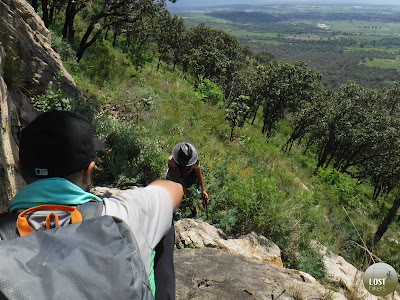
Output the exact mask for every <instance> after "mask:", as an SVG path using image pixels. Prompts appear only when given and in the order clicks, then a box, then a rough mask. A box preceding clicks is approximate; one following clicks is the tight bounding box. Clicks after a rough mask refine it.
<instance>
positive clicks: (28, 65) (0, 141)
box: [0, 0, 78, 210]
mask: <svg viewBox="0 0 400 300" xmlns="http://www.w3.org/2000/svg"><path fill="white" fill-rule="evenodd" d="M59 72H61V73H62V74H63V77H62V81H61V88H62V90H63V92H64V93H65V94H68V95H73V94H76V93H78V90H77V88H76V87H75V83H74V81H73V79H72V77H71V76H70V75H69V74H68V72H66V70H65V69H64V67H63V65H62V62H61V60H60V58H59V55H58V54H57V53H56V52H55V51H54V50H53V49H52V48H51V45H50V32H49V31H48V30H47V29H46V27H45V26H44V23H43V21H42V20H41V18H40V17H39V16H38V15H37V14H36V13H35V11H34V10H33V9H32V7H31V6H30V5H29V4H28V3H27V2H26V1H21V0H0V113H1V130H0V178H1V180H0V206H1V209H2V210H3V209H4V207H5V206H7V203H8V201H9V199H11V198H12V197H13V195H15V193H16V191H17V190H18V188H20V187H21V186H22V185H23V180H22V179H21V178H20V177H19V176H18V175H17V172H16V164H15V161H16V158H17V157H18V147H17V144H18V143H17V141H18V134H19V132H20V129H21V127H22V126H24V125H26V124H27V123H28V122H30V121H31V120H32V119H33V118H34V117H35V113H34V111H33V108H32V106H31V105H30V103H29V99H30V98H31V97H33V96H35V95H39V94H42V93H44V92H45V91H46V89H47V88H48V85H49V82H50V81H51V80H52V78H53V76H54V75H55V74H56V73H59Z"/></svg>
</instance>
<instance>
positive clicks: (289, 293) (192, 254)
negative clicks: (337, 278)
mask: <svg viewBox="0 0 400 300" xmlns="http://www.w3.org/2000/svg"><path fill="white" fill-rule="evenodd" d="M174 260H175V273H176V285H177V286H176V291H177V293H176V299H177V300H183V299H185V300H186V299H193V300H194V299H199V300H200V299H201V300H203V299H207V300H213V299H215V300H217V299H218V300H221V299H269V300H270V299H291V300H292V299H346V298H345V297H344V296H343V295H342V294H340V293H337V292H333V291H331V290H328V289H326V288H325V287H323V286H322V285H321V284H319V283H318V282H317V281H316V280H315V279H314V278H313V277H311V276H309V275H307V274H305V273H302V272H299V271H296V270H289V269H284V268H281V267H278V266H276V265H274V264H271V263H264V262H262V261H260V260H256V259H250V258H245V257H243V256H239V255H233V254H230V253H227V252H224V251H223V250H219V249H215V248H204V249H178V250H176V251H175V252H174Z"/></svg>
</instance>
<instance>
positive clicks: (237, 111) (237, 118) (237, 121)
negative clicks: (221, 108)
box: [225, 95, 250, 141]
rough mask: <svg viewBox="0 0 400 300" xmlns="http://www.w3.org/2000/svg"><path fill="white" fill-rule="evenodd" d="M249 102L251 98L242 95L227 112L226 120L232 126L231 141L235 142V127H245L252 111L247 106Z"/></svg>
mask: <svg viewBox="0 0 400 300" xmlns="http://www.w3.org/2000/svg"><path fill="white" fill-rule="evenodd" d="M249 101H250V97H249V96H243V95H240V96H239V97H238V98H237V99H236V100H233V101H232V102H231V104H230V106H229V107H228V108H227V109H226V110H225V120H227V121H228V122H229V125H230V126H231V137H230V140H231V141H232V140H233V133H234V129H235V127H243V125H244V122H245V118H246V115H247V114H248V111H249V109H250V107H249V106H248V105H247V103H249Z"/></svg>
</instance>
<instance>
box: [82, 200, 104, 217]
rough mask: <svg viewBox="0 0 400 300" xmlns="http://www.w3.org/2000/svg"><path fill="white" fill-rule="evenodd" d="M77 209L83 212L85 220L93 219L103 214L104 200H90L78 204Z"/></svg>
mask: <svg viewBox="0 0 400 300" xmlns="http://www.w3.org/2000/svg"><path fill="white" fill-rule="evenodd" d="M76 209H77V210H78V211H79V212H80V213H81V215H82V219H83V220H88V219H93V218H96V217H99V216H101V213H102V211H103V202H97V201H89V202H87V203H84V204H80V205H78V206H77V207H76Z"/></svg>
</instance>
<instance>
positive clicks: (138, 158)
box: [95, 117, 166, 185]
mask: <svg viewBox="0 0 400 300" xmlns="http://www.w3.org/2000/svg"><path fill="white" fill-rule="evenodd" d="M95 124H96V127H95V130H96V132H97V133H98V136H99V137H100V138H101V139H102V140H103V141H105V143H106V145H107V146H108V148H109V149H110V151H108V153H105V154H103V155H102V157H100V166H101V167H103V168H104V171H105V172H104V173H103V174H98V178H97V181H105V182H116V183H117V184H119V185H123V184H135V183H141V184H148V183H150V182H151V181H153V180H155V179H158V178H160V177H161V174H162V171H163V169H164V165H165V160H166V159H165V155H164V154H163V153H162V152H161V151H160V141H157V140H155V139H154V140H153V139H148V138H143V137H142V135H141V134H140V133H139V131H138V127H137V125H136V124H135V123H133V122H132V121H123V120H112V119H108V118H106V117H98V120H97V122H96V123H95Z"/></svg>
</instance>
